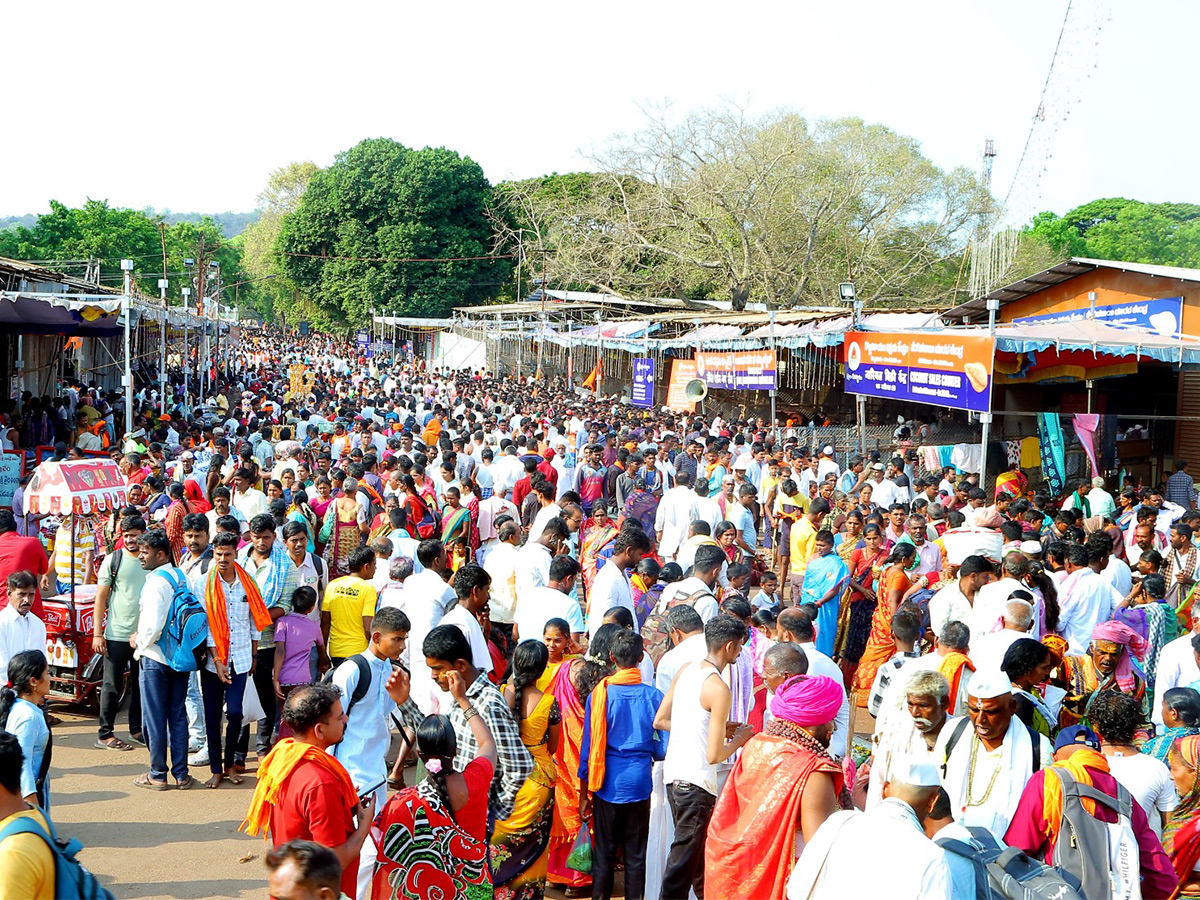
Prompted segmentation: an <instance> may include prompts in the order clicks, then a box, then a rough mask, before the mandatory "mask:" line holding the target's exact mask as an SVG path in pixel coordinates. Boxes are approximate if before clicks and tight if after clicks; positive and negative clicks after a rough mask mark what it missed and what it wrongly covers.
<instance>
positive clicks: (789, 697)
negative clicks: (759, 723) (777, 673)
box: [771, 675, 846, 728]
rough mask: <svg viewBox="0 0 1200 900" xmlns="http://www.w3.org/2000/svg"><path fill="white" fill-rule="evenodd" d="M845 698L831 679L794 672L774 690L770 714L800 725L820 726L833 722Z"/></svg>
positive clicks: (843, 693)
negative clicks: (794, 674)
mask: <svg viewBox="0 0 1200 900" xmlns="http://www.w3.org/2000/svg"><path fill="white" fill-rule="evenodd" d="M845 699H846V695H845V691H843V690H842V688H841V687H839V686H838V683H837V682H836V681H834V680H833V679H832V678H826V677H825V676H824V675H796V676H795V677H793V678H789V679H788V680H787V681H785V682H784V683H783V684H782V685H780V686H779V690H777V691H776V692H775V696H774V698H773V699H772V700H771V714H772V715H774V716H775V718H777V719H783V720H784V721H786V722H793V723H795V724H796V725H799V726H801V727H802V728H806V727H809V726H812V725H824V724H826V723H828V722H832V721H833V719H834V717H835V716H836V715H837V712H838V710H839V709H840V708H841V705H842V701H843V700H845Z"/></svg>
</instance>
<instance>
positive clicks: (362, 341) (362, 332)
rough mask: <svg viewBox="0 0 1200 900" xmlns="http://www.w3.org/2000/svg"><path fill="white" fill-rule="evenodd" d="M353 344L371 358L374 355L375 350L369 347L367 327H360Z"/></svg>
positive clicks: (369, 337)
mask: <svg viewBox="0 0 1200 900" xmlns="http://www.w3.org/2000/svg"><path fill="white" fill-rule="evenodd" d="M354 343H355V346H357V347H358V352H359V353H361V354H362V355H363V356H365V357H366V358H367V359H371V358H372V357H374V356H375V351H374V350H372V349H371V334H370V332H369V331H367V329H365V328H360V329H359V330H358V333H357V334H356V335H355V337H354Z"/></svg>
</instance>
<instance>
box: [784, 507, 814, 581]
mask: <svg viewBox="0 0 1200 900" xmlns="http://www.w3.org/2000/svg"><path fill="white" fill-rule="evenodd" d="M816 546H817V529H816V528H815V527H813V523H812V522H810V521H809V520H808V516H804V517H802V518H800V519H797V520H796V521H795V522H793V523H792V531H791V547H790V550H791V559H789V560H788V564H789V567H790V570H791V572H792V574H793V575H803V574H804V572H805V571H806V570H807V569H808V558H809V557H810V556H812V554H813V550H814V549H816Z"/></svg>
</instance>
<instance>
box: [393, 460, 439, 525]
mask: <svg viewBox="0 0 1200 900" xmlns="http://www.w3.org/2000/svg"><path fill="white" fill-rule="evenodd" d="M400 483H401V484H402V485H404V501H403V503H402V504H401V505H402V506H403V508H404V511H405V513H406V518H405V522H406V524H405V528H407V529H408V536H409V537H411V538H412V539H413V540H414V541H422V540H425V539H426V538H430V537H433V535H434V533H435V532H436V531H437V523H436V522H435V521H434V517H433V514H432V513H431V512H430V506H429V505H428V504H427V503H426V502H425V499H424V498H423V497H422V496H421V495H420V492H419V491H418V490H417V483H416V479H414V478H413V477H412V476H411V475H405V476H404V477H403V478H401V479H400Z"/></svg>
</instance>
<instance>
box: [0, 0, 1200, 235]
mask: <svg viewBox="0 0 1200 900" xmlns="http://www.w3.org/2000/svg"><path fill="white" fill-rule="evenodd" d="M1108 5H1109V3H1108V2H1106V0H1076V8H1077V9H1078V10H1080V11H1081V12H1082V13H1083V14H1085V15H1086V14H1087V13H1088V10H1090V9H1095V8H1100V7H1103V8H1104V12H1103V13H1102V15H1103V18H1104V19H1105V21H1106V24H1105V27H1104V30H1103V33H1102V37H1101V40H1100V43H1099V44H1098V45H1096V46H1095V47H1092V48H1088V52H1087V53H1086V54H1075V55H1074V58H1071V59H1068V60H1065V61H1064V67H1065V68H1066V70H1067V74H1068V75H1069V76H1070V78H1071V80H1072V81H1074V82H1075V87H1074V89H1073V90H1074V91H1075V93H1076V95H1077V96H1078V98H1079V99H1078V102H1077V104H1076V105H1075V107H1074V110H1073V112H1072V114H1071V116H1070V117H1069V118H1068V119H1067V121H1066V122H1065V123H1062V125H1061V126H1060V127H1059V128H1058V129H1057V131H1056V133H1055V134H1054V137H1053V140H1052V141H1051V149H1052V151H1053V156H1052V158H1051V160H1050V163H1049V165H1048V167H1047V168H1046V171H1045V176H1044V179H1043V183H1042V190H1041V194H1040V198H1039V200H1038V202H1037V204H1036V205H1037V207H1038V208H1045V209H1054V210H1055V211H1057V212H1060V213H1061V212H1065V211H1066V210H1067V209H1069V208H1071V207H1073V206H1075V205H1078V204H1079V203H1083V202H1086V201H1088V200H1092V199H1095V198H1097V197H1106V196H1126V197H1131V198H1136V199H1141V200H1147V201H1163V200H1174V201H1192V202H1197V201H1200V185H1198V183H1197V175H1196V166H1195V149H1194V148H1195V146H1196V145H1197V143H1198V137H1200V135H1198V134H1197V132H1198V130H1200V126H1198V124H1197V117H1196V116H1195V114H1194V113H1195V99H1194V97H1193V93H1194V91H1193V88H1194V85H1195V81H1196V76H1195V70H1194V63H1193V62H1192V56H1193V53H1192V52H1191V51H1192V49H1193V48H1192V47H1191V45H1190V43H1189V42H1188V38H1189V36H1191V35H1194V34H1196V33H1197V30H1198V29H1200V4H1197V3H1193V2H1187V0H1140V2H1138V3H1133V2H1128V0H1115V2H1114V3H1112V6H1113V7H1114V8H1113V9H1112V10H1111V19H1109V18H1108V16H1109V10H1108V9H1107V7H1108ZM1065 8H1066V0H1007V2H991V3H984V2H977V0H959V2H951V0H922V2H918V3H897V2H894V0H882V2H881V0H857V2H853V3H821V4H817V3H813V2H811V0H792V2H787V0H771V2H767V0H743V2H740V3H731V2H728V0H725V2H721V3H709V2H690V3H686V4H685V3H681V2H673V3H665V2H661V0H660V2H654V0H641V2H636V3H634V2H628V0H609V2H606V3H603V4H600V3H594V4H586V5H583V4H581V5H580V6H578V7H576V6H575V5H574V4H570V3H563V2H558V3H550V2H542V0H537V2H529V0H526V2H517V3H507V4H498V3H482V2H474V0H466V2H460V3H455V4H442V3H418V2H386V3H385V2H374V3H366V2H355V0H342V2H338V3H320V4H318V3H307V2H294V3H279V2H273V3H267V2H262V0H241V2H239V3H231V2H226V0H212V2H209V3H206V4H202V5H199V6H197V5H195V4H177V3H170V2H165V3H164V2H161V0H157V2H145V3H139V2H126V3H116V4H112V3H85V2H80V0H70V2H66V3H55V4H50V3H9V4H6V7H5V11H4V16H3V19H4V21H3V24H2V25H0V28H2V29H3V30H4V32H6V33H7V34H8V35H9V39H8V40H6V41H5V48H4V54H3V57H4V70H5V73H6V81H7V83H8V84H9V86H10V92H9V93H10V96H9V101H10V103H9V104H8V105H7V109H6V112H7V116H6V118H7V122H6V127H5V129H4V131H5V134H4V139H3V140H2V141H0V215H11V214H23V213H29V212H44V211H45V210H46V209H47V208H48V200H49V199H51V198H54V199H58V200H61V201H63V202H65V203H67V204H69V205H78V204H80V203H82V202H83V201H84V200H85V199H86V198H87V197H94V198H107V199H108V200H109V202H110V203H112V204H113V205H118V206H129V207H134V208H141V207H144V206H153V207H156V208H160V209H162V208H169V209H172V210H175V211H180V212H183V211H203V212H220V211H225V210H235V211H247V210H250V209H252V208H253V207H254V205H255V196H256V194H257V193H258V192H259V190H260V189H261V188H262V186H263V184H264V183H265V180H266V177H267V175H268V174H269V173H270V172H271V171H272V170H273V169H275V168H277V167H279V166H281V165H285V164H287V163H288V162H291V161H294V160H303V159H312V160H314V161H315V162H317V163H318V164H320V165H328V164H329V163H330V162H331V161H332V160H333V157H334V154H336V153H337V152H338V151H340V150H344V149H346V148H348V147H350V146H352V145H353V144H355V143H357V142H358V141H359V140H362V139H363V138H367V137H379V136H387V137H392V138H395V139H396V140H399V141H401V142H402V143H404V144H406V145H408V146H413V147H422V146H426V145H433V146H439V145H440V146H446V147H449V148H451V149H454V150H456V151H458V152H459V153H462V154H464V155H467V156H470V157H472V158H473V159H475V160H476V161H477V162H479V163H480V164H481V165H482V166H483V168H484V171H485V172H486V173H487V175H488V177H489V178H490V179H491V180H492V181H500V180H503V179H508V178H513V177H517V178H521V177H529V176H533V175H538V174H542V173H546V172H551V171H559V172H567V171H573V170H578V169H582V168H585V167H586V163H585V161H584V159H583V157H582V156H581V151H583V152H586V151H587V150H588V149H590V148H595V147H600V146H602V145H603V144H604V143H605V141H606V139H607V138H608V137H609V136H610V135H612V134H613V133H615V132H618V131H623V130H631V129H636V128H637V127H638V125H639V122H640V121H642V116H643V113H642V112H641V111H640V108H641V107H643V106H646V105H654V104H657V103H661V102H663V101H664V100H665V101H670V102H671V103H672V104H673V106H674V107H676V108H678V109H680V110H689V109H692V108H695V107H700V106H704V105H714V104H718V103H720V102H721V101H722V100H724V99H731V100H734V101H737V102H739V103H742V104H743V105H748V107H749V109H750V110H751V111H752V112H762V111H766V110H769V109H772V108H775V107H789V108H792V109H795V110H797V111H798V112H801V113H803V114H805V115H808V116H813V117H835V116H843V115H855V116H860V117H862V118H864V119H866V120H868V121H877V122H881V123H883V124H885V125H887V126H889V127H891V128H893V129H895V130H897V131H899V132H901V133H904V134H909V135H912V136H914V137H916V138H917V139H918V140H920V141H921V142H922V144H923V147H924V150H925V152H926V154H927V155H929V156H930V157H931V158H932V159H933V160H934V161H935V162H936V163H937V164H939V165H941V166H943V167H947V168H949V167H952V166H955V165H970V166H973V167H977V166H978V159H979V154H980V151H981V148H982V145H983V141H984V139H985V138H989V137H991V138H994V139H995V141H996V147H997V150H998V152H999V156H998V157H997V159H996V167H995V179H994V182H993V187H994V190H995V191H996V193H998V194H1000V195H1003V193H1004V191H1005V190H1006V189H1007V186H1008V184H1009V181H1010V179H1011V176H1012V171H1013V168H1014V166H1015V165H1016V161H1017V157H1018V156H1019V154H1020V150H1021V146H1022V144H1023V143H1024V140H1025V135H1026V131H1027V129H1028V124H1029V121H1030V119H1031V117H1032V115H1033V113H1034V111H1035V109H1036V105H1037V98H1038V93H1039V91H1040V89H1041V85H1042V82H1043V79H1044V78H1045V74H1046V69H1047V66H1048V63H1049V60H1050V55H1051V52H1052V50H1053V46H1054V41H1055V38H1056V36H1057V33H1058V28H1059V24H1060V22H1061V18H1062V14H1063V11H1064V10H1065ZM448 9H452V10H453V11H452V12H447V10H448ZM18 97H19V98H20V99H19V100H18V99H17V98H18ZM206 110H211V112H206ZM76 131H77V132H78V136H75V134H74V133H73V132H76Z"/></svg>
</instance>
